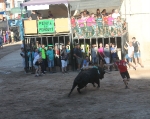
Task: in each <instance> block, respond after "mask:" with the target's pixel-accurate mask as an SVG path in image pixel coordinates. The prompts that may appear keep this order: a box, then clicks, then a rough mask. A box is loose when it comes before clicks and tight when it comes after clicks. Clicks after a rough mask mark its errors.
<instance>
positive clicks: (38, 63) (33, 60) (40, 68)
mask: <svg viewBox="0 0 150 119" xmlns="http://www.w3.org/2000/svg"><path fill="white" fill-rule="evenodd" d="M55 52H57V49H54V48H53V47H52V46H51V45H49V46H48V48H46V47H45V45H40V44H39V46H38V48H34V46H33V49H29V50H28V52H27V54H26V57H25V51H24V47H22V48H21V53H20V55H21V57H22V59H23V67H24V70H25V72H26V70H27V66H28V67H29V69H30V70H32V69H33V72H32V73H35V76H36V77H37V76H40V75H42V74H45V73H46V72H47V68H48V70H49V72H50V73H55V72H56V71H55V69H54V66H55V64H54V60H55V55H56V54H57V53H55ZM69 54H70V50H69V49H68V48H66V46H65V45H62V48H61V49H60V53H59V55H60V58H61V67H62V73H63V74H64V73H67V66H68V63H69V61H68V59H69ZM25 58H27V61H28V62H27V64H26V62H25Z"/></svg>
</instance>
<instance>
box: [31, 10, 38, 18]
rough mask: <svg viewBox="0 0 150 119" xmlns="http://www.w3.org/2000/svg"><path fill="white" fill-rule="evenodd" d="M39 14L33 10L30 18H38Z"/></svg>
mask: <svg viewBox="0 0 150 119" xmlns="http://www.w3.org/2000/svg"><path fill="white" fill-rule="evenodd" d="M38 19H39V18H38V15H37V14H36V12H35V11H34V10H33V11H32V13H31V16H30V20H38Z"/></svg>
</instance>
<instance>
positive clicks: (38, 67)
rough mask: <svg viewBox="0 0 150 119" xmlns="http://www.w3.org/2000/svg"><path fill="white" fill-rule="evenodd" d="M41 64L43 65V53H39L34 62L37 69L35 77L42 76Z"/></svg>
mask: <svg viewBox="0 0 150 119" xmlns="http://www.w3.org/2000/svg"><path fill="white" fill-rule="evenodd" d="M41 64H42V58H41V53H40V52H38V55H37V56H36V57H35V58H34V60H33V66H34V68H35V69H36V71H35V77H38V76H40V75H41Z"/></svg>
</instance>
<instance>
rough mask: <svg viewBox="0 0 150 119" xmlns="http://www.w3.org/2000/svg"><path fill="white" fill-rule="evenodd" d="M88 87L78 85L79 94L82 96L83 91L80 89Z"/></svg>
mask: <svg viewBox="0 0 150 119" xmlns="http://www.w3.org/2000/svg"><path fill="white" fill-rule="evenodd" d="M85 86H86V85H81V84H80V85H78V88H77V91H78V93H80V94H81V91H80V89H82V88H84V87H85Z"/></svg>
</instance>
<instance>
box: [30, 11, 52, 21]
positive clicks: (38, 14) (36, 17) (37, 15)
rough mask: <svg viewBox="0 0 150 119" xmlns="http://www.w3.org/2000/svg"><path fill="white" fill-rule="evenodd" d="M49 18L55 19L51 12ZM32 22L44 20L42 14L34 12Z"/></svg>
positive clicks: (31, 17) (31, 16)
mask: <svg viewBox="0 0 150 119" xmlns="http://www.w3.org/2000/svg"><path fill="white" fill-rule="evenodd" d="M47 18H54V16H53V14H52V13H51V11H48V16H47ZM29 19H30V20H39V19H43V17H42V14H41V13H40V12H36V11H34V10H33V11H32V12H31V15H30V17H29Z"/></svg>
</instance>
